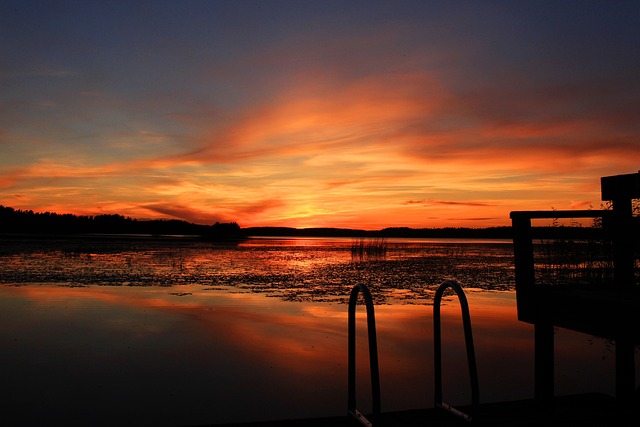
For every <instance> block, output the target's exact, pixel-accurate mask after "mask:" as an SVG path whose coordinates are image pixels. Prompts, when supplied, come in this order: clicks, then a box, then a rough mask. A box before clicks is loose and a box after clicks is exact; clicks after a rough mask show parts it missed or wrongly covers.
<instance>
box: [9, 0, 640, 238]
mask: <svg viewBox="0 0 640 427" xmlns="http://www.w3.org/2000/svg"><path fill="white" fill-rule="evenodd" d="M638 169H640V1H637V0H636V1H609V0H602V1H587V0H579V1H570V0H567V1H557V0H553V1H544V0H542V1H482V0H478V1H457V0H452V1H429V0H421V1H402V0H401V1H396V0H394V1H348V0H340V1H332V0H323V1H311V0H298V1H288V0H279V1H272V0H262V1H259V0H237V1H222V0H219V1H214V0H211V1H195V0H191V1H188V0H187V1H159V0H152V1H132V0H127V1H87V0H81V1H28V0H15V1H14V0H4V1H2V2H1V3H0V205H4V206H9V207H13V208H16V209H23V210H33V211H36V212H43V211H51V212H58V213H73V214H77V215H97V214H113V213H117V214H121V215H124V216H128V217H132V218H138V219H151V218H167V219H169V218H176V219H181V220H186V221H189V222H195V223H201V224H212V223H214V222H216V221H219V222H230V221H235V222H237V223H238V224H239V225H240V226H241V227H250V226H291V227H324V226H327V227H345V228H362V229H380V228H384V227H394V226H409V227H416V228H418V227H474V228H475V227H487V226H498V225H509V224H510V219H509V212H510V211H513V210H530V209H543V210H547V209H552V208H553V209H588V208H589V207H592V208H594V209H598V208H600V204H601V200H600V177H602V176H608V175H616V174H626V173H634V172H637V171H638Z"/></svg>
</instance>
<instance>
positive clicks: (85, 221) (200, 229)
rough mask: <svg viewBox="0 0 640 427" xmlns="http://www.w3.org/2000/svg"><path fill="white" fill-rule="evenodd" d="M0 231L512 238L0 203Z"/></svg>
mask: <svg viewBox="0 0 640 427" xmlns="http://www.w3.org/2000/svg"><path fill="white" fill-rule="evenodd" d="M634 218H635V220H634V224H635V226H634V228H633V229H632V230H630V232H632V233H635V234H636V235H637V234H638V229H639V228H640V227H639V222H640V219H639V218H638V217H634ZM0 233H3V234H7V233H12V234H86V233H95V234H98V233H99V234H148V235H191V236H200V237H202V238H204V239H209V240H220V239H236V238H245V237H247V236H261V237H264V236H283V237H354V238H359V237H377V238H391V237H396V238H398V237H399V238H435V237H441V238H452V239H455V238H466V239H475V238H478V239H512V238H513V233H512V229H511V227H510V226H503V227H487V228H465V227H445V228H409V227H389V228H383V229H381V230H359V229H351V228H327V227H318V228H292V227H248V228H240V226H239V225H238V224H237V223H235V222H231V223H219V222H216V223H215V224H213V225H202V224H194V223H189V222H186V221H180V220H176V219H172V220H137V219H132V218H129V217H124V216H122V215H117V214H111V215H96V216H78V215H72V214H57V213H52V212H44V213H37V212H33V211H30V210H29V211H23V210H16V209H13V208H10V207H4V206H2V205H0ZM602 233H603V230H602V228H601V227H577V226H563V225H561V226H541V227H533V229H532V234H533V237H534V238H548V239H551V238H565V239H570V238H596V239H597V238H602V237H603V236H602Z"/></svg>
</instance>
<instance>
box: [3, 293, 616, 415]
mask: <svg viewBox="0 0 640 427" xmlns="http://www.w3.org/2000/svg"><path fill="white" fill-rule="evenodd" d="M176 290H179V292H176ZM467 296H468V299H469V303H470V312H471V318H472V325H473V332H474V341H475V344H476V354H477V358H478V368H479V369H478V370H479V376H480V383H481V392H482V395H481V397H482V399H483V400H486V401H492V400H507V399H514V398H528V397H531V396H532V393H533V351H532V348H533V347H532V346H533V340H532V338H533V334H532V327H531V325H528V324H524V323H521V322H518V321H517V320H516V314H515V296H514V294H513V293H512V292H504V293H499V292H486V291H481V290H469V292H468V293H467ZM0 305H1V306H2V310H0V316H1V318H2V319H3V321H2V323H1V324H0V339H2V341H3V342H10V343H13V345H12V346H11V347H10V348H9V349H8V351H6V352H4V353H3V355H2V356H0V362H2V363H3V365H4V366H12V367H13V369H12V371H11V372H10V373H9V374H8V377H7V381H8V382H9V383H10V384H13V383H17V382H19V384H18V386H17V387H14V388H13V389H12V390H13V392H12V394H11V395H10V396H5V395H4V394H6V393H8V392H3V393H4V394H3V396H2V397H3V398H4V399H6V401H7V402H9V403H13V404H15V405H13V406H15V407H24V406H25V405H26V403H25V402H32V403H33V402H34V399H35V403H38V404H41V405H45V402H43V401H40V400H39V399H41V398H40V397H37V396H33V394H32V393H31V392H30V390H34V389H50V390H49V391H48V392H47V393H46V394H45V395H46V397H47V399H50V401H49V402H48V403H46V406H47V407H48V408H49V410H50V411H52V412H51V414H52V415H51V416H52V417H54V418H55V417H60V418H64V417H67V416H69V413H68V411H69V410H70V409H69V408H68V402H69V401H73V402H77V404H78V405H80V404H82V405H85V407H86V409H85V410H84V412H83V411H80V413H81V414H85V415H86V416H89V415H88V414H89V412H91V411H94V412H95V411H99V410H105V408H106V407H107V406H110V407H114V408H115V409H111V413H112V414H113V415H112V416H113V417H119V418H122V417H128V419H132V420H136V419H137V420H138V421H141V420H142V419H143V418H142V417H143V412H144V411H141V409H140V408H141V407H142V406H144V405H152V406H153V408H154V412H153V414H152V415H149V414H146V415H144V417H147V418H144V421H145V422H147V423H148V422H149V420H150V419H149V417H156V418H157V420H158V421H162V422H164V420H173V421H174V422H172V423H171V424H173V425H176V424H189V423H190V424H198V423H200V424H205V423H212V422H229V421H247V420H252V419H255V420H265V419H273V418H290V417H304V416H309V415H310V414H313V415H319V416H323V415H340V414H342V413H343V412H344V407H345V406H344V405H345V404H346V402H345V399H346V360H347V354H346V350H347V348H346V347H347V336H346V334H347V327H346V326H347V306H346V304H341V303H315V302H312V303H301V302H285V301H282V300H280V299H278V298H271V297H267V296H265V295H264V294H258V293H238V292H231V293H226V292H223V291H218V292H211V291H209V290H207V287H204V286H200V285H189V286H186V285H185V286H181V287H179V288H161V287H142V288H141V287H105V286H88V287H81V288H73V287H62V286H21V287H8V286H3V287H0ZM375 312H376V323H377V334H378V345H379V350H380V372H381V383H382V393H383V396H382V397H383V407H384V409H385V410H397V409H410V408H418V407H424V406H430V405H431V404H432V402H433V398H432V396H433V395H432V393H433V390H432V387H433V379H432V378H433V372H432V369H433V368H432V367H433V344H432V337H433V319H432V315H433V311H432V307H431V306H428V305H410V304H402V305H392V304H384V305H376V307H375ZM442 315H443V339H444V343H443V351H444V356H445V357H444V363H445V364H444V366H443V367H444V369H445V371H444V372H445V374H446V375H445V381H446V382H445V390H446V392H447V393H448V394H447V396H448V399H447V400H448V401H452V400H453V401H454V402H452V403H455V402H461V403H465V402H466V401H468V389H469V386H468V378H467V376H466V372H465V369H466V360H465V349H464V340H463V338H462V325H461V322H460V309H459V306H458V305H457V301H456V300H455V298H445V300H444V304H443V306H442ZM365 318H366V316H365V310H364V306H359V307H358V308H357V326H358V330H357V338H358V340H357V343H358V353H357V355H358V366H359V367H361V369H359V375H360V376H359V378H358V381H359V384H362V387H361V389H362V391H361V392H362V397H359V398H358V399H359V401H363V402H365V403H366V399H368V398H369V396H368V389H366V385H365V384H366V382H367V368H366V367H367V366H368V365H367V357H368V354H367V343H366V331H365ZM577 341H580V340H579V339H573V338H572V339H571V340H569V342H570V343H571V344H566V345H565V344H561V345H560V346H559V352H560V354H561V355H562V357H563V359H562V360H560V361H559V363H560V364H561V365H562V366H563V367H565V368H566V362H564V360H565V358H567V359H568V360H574V361H575V359H576V357H577V356H576V355H575V354H574V355H571V353H570V350H568V349H570V348H571V345H574V344H575V342H577ZM582 341H584V339H583V340H582ZM567 346H568V347H567ZM597 351H600V352H601V351H602V350H597ZM578 366H579V369H585V366H586V365H585V364H579V365H578ZM461 368H462V369H461ZM569 368H570V366H569ZM70 373H73V377H74V379H73V380H69V375H71V374H70ZM563 375H565V374H564V373H563ZM571 375H572V372H571V370H569V371H568V373H566V378H570V377H571ZM589 375H590V376H591V377H592V378H594V380H593V381H594V382H595V381H596V380H595V378H596V377H598V378H599V375H600V373H599V371H598V369H592V370H591V371H590V372H589ZM561 380H563V379H561ZM87 382H91V383H92V384H99V385H100V387H99V388H96V389H94V390H93V391H91V392H90V393H88V394H83V392H82V390H83V388H82V386H81V384H82V383H87ZM598 384H603V386H605V387H606V386H607V383H606V381H605V382H602V383H600V382H598ZM562 387H563V388H562V390H569V391H571V385H570V384H569V385H566V384H565V385H562ZM578 391H584V390H578ZM141 396H142V397H141ZM42 399H44V397H43V398H42ZM361 399H362V400H361ZM56 402H57V405H58V406H56ZM131 402H139V403H136V405H138V406H137V407H133V406H132V403H131ZM194 404H195V405H196V406H198V405H201V407H200V406H199V408H198V409H197V410H195V411H194V410H193V409H192V407H193V405H194ZM140 405H142V406H140ZM75 406H76V403H74V407H75ZM9 407H11V405H9ZM158 407H160V409H155V408H158ZM249 410H250V413H247V412H246V411H249ZM243 411H244V412H243ZM136 417H138V418H136ZM251 417H254V418H251Z"/></svg>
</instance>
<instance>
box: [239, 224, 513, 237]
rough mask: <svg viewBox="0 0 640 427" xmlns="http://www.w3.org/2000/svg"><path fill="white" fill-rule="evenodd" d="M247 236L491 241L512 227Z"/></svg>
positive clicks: (283, 231) (252, 232)
mask: <svg viewBox="0 0 640 427" xmlns="http://www.w3.org/2000/svg"><path fill="white" fill-rule="evenodd" d="M243 230H244V232H245V234H246V235H247V236H262V237H264V236H288V237H404V238H412V237H413V238H425V237H426V238H429V237H445V238H452V239H453V238H486V239H488V238H492V239H501V238H504V239H509V238H511V237H512V234H511V227H506V226H505V227H488V228H455V227H447V228H409V227H390V228H383V229H382V230H358V229H352V228H290V227H248V228H243Z"/></svg>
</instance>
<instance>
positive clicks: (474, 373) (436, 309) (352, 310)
mask: <svg viewBox="0 0 640 427" xmlns="http://www.w3.org/2000/svg"><path fill="white" fill-rule="evenodd" d="M448 288H451V289H453V290H454V291H455V292H456V294H457V296H458V299H459V301H460V308H461V310H462V322H463V327H464V336H465V345H466V349H467V362H468V366H469V378H470V381H471V411H470V412H471V413H470V414H467V413H464V412H462V411H460V410H459V409H457V408H455V407H453V406H452V405H449V404H447V403H445V402H444V401H443V399H442V332H441V320H440V303H441V302H442V296H443V295H444V292H445V291H446V290H447V289H448ZM360 292H362V296H363V298H364V302H365V306H366V309H367V333H368V340H369V365H370V369H371V394H372V414H371V416H370V417H371V420H369V419H367V417H366V416H364V415H363V414H362V413H361V412H360V411H359V410H358V409H357V408H356V303H357V301H358V294H359V293H360ZM433 328H434V331H433V333H434V335H433V344H434V367H435V406H436V407H438V408H442V409H444V410H446V411H447V412H450V413H452V414H454V415H456V416H458V417H460V418H462V419H463V420H466V421H468V422H471V421H472V420H473V419H474V418H477V408H478V406H479V401H480V399H479V394H480V393H479V389H480V387H479V383H478V370H477V367H476V356H475V349H474V346H473V335H472V332H471V317H470V315H469V303H468V302H467V297H466V295H465V293H464V291H463V290H462V287H461V286H460V285H459V284H458V283H457V282H455V281H453V280H447V281H445V282H443V283H442V284H441V285H440V286H439V287H438V289H437V291H436V294H435V297H434V302H433ZM348 343H349V360H348V364H349V368H348V371H349V390H348V403H347V406H348V413H349V416H350V417H352V418H354V419H356V420H357V421H359V422H360V423H361V424H363V425H365V426H367V427H373V426H374V425H378V423H379V422H380V414H381V410H380V373H379V369H378V344H377V339H376V320H375V313H374V309H373V299H372V297H371V292H370V291H369V288H368V287H367V286H366V285H363V284H360V285H356V286H354V287H353V289H352V290H351V295H350V297H349V318H348Z"/></svg>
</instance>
